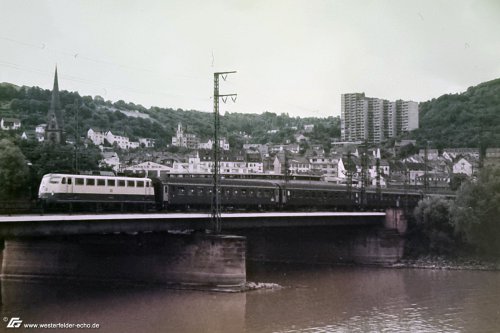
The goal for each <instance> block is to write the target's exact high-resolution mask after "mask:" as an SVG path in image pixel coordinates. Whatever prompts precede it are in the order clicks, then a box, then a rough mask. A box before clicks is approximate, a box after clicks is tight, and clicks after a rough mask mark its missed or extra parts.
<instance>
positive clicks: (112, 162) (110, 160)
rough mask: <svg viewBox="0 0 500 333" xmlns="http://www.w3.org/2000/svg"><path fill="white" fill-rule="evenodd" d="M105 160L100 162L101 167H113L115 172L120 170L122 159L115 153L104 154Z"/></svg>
mask: <svg viewBox="0 0 500 333" xmlns="http://www.w3.org/2000/svg"><path fill="white" fill-rule="evenodd" d="M102 157H103V159H102V160H100V161H99V167H105V166H108V167H111V168H112V169H113V170H114V171H115V172H118V170H119V169H120V157H118V154H117V153H115V152H114V151H110V152H104V153H102Z"/></svg>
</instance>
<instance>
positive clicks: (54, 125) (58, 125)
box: [45, 66, 64, 143]
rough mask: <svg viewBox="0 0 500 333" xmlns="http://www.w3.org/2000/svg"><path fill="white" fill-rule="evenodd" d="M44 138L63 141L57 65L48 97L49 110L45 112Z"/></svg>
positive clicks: (56, 141)
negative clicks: (49, 97)
mask: <svg viewBox="0 0 500 333" xmlns="http://www.w3.org/2000/svg"><path fill="white" fill-rule="evenodd" d="M45 139H46V140H47V141H50V142H54V143H64V121H63V115H62V110H61V101H60V100H59V82H58V79H57V66H56V71H55V74H54V87H53V89H52V96H51V99H50V107H49V112H48V114H47V128H46V129H45Z"/></svg>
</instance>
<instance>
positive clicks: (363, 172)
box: [360, 141, 368, 207]
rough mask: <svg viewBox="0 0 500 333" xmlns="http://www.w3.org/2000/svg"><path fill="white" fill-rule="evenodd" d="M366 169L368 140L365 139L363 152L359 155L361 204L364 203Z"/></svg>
mask: <svg viewBox="0 0 500 333" xmlns="http://www.w3.org/2000/svg"><path fill="white" fill-rule="evenodd" d="M367 169H368V142H366V141H365V143H364V145H363V152H362V155H361V195H360V196H361V197H360V200H361V206H362V207H363V206H364V205H365V204H366V185H367V184H366V183H367Z"/></svg>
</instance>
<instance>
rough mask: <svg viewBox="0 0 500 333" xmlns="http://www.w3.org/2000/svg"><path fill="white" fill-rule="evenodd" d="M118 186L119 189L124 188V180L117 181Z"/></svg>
mask: <svg viewBox="0 0 500 333" xmlns="http://www.w3.org/2000/svg"><path fill="white" fill-rule="evenodd" d="M118 186H120V187H125V180H123V179H118Z"/></svg>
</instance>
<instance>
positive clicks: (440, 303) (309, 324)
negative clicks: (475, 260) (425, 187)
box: [0, 264, 500, 333]
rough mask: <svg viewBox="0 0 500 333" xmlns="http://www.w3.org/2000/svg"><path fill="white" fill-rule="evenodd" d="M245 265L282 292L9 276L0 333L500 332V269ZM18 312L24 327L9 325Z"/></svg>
mask: <svg viewBox="0 0 500 333" xmlns="http://www.w3.org/2000/svg"><path fill="white" fill-rule="evenodd" d="M248 271H249V272H248V280H249V281H255V282H272V283H277V284H279V285H281V286H282V288H280V289H261V290H255V291H249V292H246V293H234V294H226V293H216V292H202V291H187V290H169V289H164V288H161V287H148V288H145V287H123V286H121V287H118V286H92V287H90V286H83V285H79V284H75V283H71V284H66V283H64V284H61V283H49V284H48V283H43V284H42V283H36V282H30V283H27V282H15V281H3V282H2V301H3V304H2V306H1V315H2V319H3V320H4V323H1V322H0V331H2V330H4V331H9V332H23V331H25V332H28V331H29V332H42V331H51V332H63V331H66V330H63V329H57V330H54V329H51V330H43V329H23V325H25V324H36V323H38V324H40V323H41V324H64V323H66V324H75V325H76V324H84V325H85V326H82V327H89V326H90V327H91V328H87V329H79V330H76V331H86V332H92V331H95V332H124V333H125V332H134V333H135V332H176V333H183V332H231V333H233V332H499V331H500V272H491V271H458V270H428V269H387V268H373V267H354V266H353V267H351V266H334V267H325V266H295V265H294V266H291V265H278V266H276V265H270V264H265V265H264V264H252V265H250V267H249V269H248ZM13 317H14V318H19V319H18V321H21V320H22V324H21V327H20V329H16V330H14V329H7V328H6V326H7V325H8V324H9V322H11V320H12V318H13ZM16 320H17V319H16ZM87 325H88V326H87ZM92 325H94V327H96V326H97V325H99V329H93V328H92ZM67 331H72V332H75V329H73V330H67Z"/></svg>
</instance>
